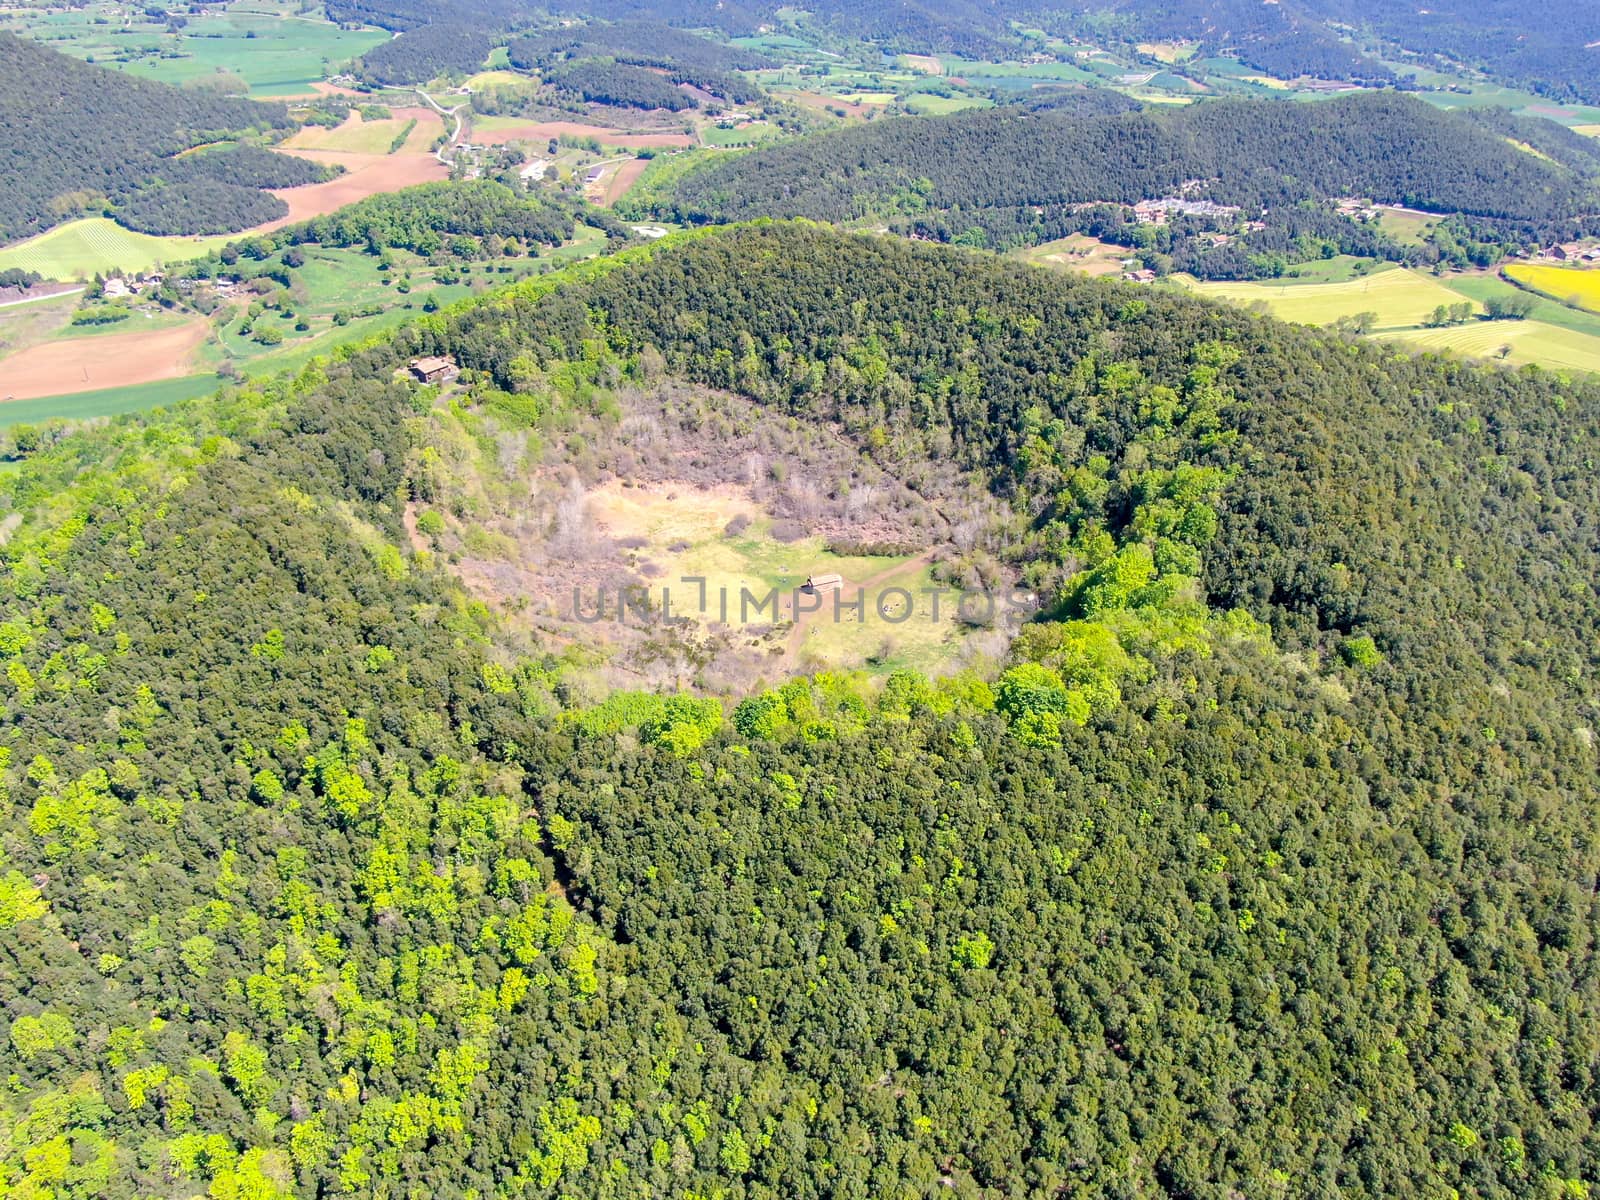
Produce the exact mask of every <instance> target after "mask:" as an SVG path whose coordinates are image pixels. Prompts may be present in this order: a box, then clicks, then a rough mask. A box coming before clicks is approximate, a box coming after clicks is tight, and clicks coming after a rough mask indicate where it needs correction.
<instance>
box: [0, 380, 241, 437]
mask: <svg viewBox="0 0 1600 1200" xmlns="http://www.w3.org/2000/svg"><path fill="white" fill-rule="evenodd" d="M217 386H218V383H217V377H216V376H215V375H188V376H185V377H183V378H181V379H167V380H162V381H161V382H159V383H147V384H141V385H138V386H134V387H117V388H108V389H106V390H104V391H93V392H78V393H76V394H74V395H70V396H51V397H49V398H47V399H42V400H13V401H12V402H11V403H9V404H4V403H0V428H3V429H9V428H11V427H12V426H15V425H42V424H45V423H46V422H48V421H88V420H94V419H96V418H99V417H115V416H120V415H121V414H123V413H131V412H145V411H147V410H149V409H152V408H163V407H165V406H167V405H169V404H179V403H182V402H183V401H185V400H193V399H196V398H197V397H199V396H208V395H210V394H211V393H212V392H214V391H216V390H217Z"/></svg>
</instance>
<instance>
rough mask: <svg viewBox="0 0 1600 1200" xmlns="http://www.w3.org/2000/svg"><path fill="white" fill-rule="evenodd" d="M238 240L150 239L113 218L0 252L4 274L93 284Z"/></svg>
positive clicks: (74, 224)
mask: <svg viewBox="0 0 1600 1200" xmlns="http://www.w3.org/2000/svg"><path fill="white" fill-rule="evenodd" d="M237 237H238V235H237V234H234V235H232V236H231V237H229V236H224V237H210V238H192V237H151V236H150V235H149V234H146V233H134V232H133V231H132V230H131V229H124V228H122V226H120V225H118V224H117V223H116V222H115V221H113V220H111V219H110V218H109V217H86V218H84V219H83V220H81V221H71V222H69V223H67V224H65V225H58V226H56V227H55V228H54V229H52V230H49V231H48V232H46V233H41V234H40V235H39V236H38V237H36V238H30V239H29V240H27V241H25V242H18V243H17V244H16V245H14V246H7V247H5V248H4V249H0V271H3V270H6V269H7V268H10V267H19V268H21V269H22V270H24V271H37V272H38V273H39V274H40V275H43V276H44V277H45V278H46V279H89V278H91V277H93V275H94V274H95V273H96V272H97V271H98V272H102V273H103V272H106V271H110V270H113V269H117V268H120V269H121V270H123V271H129V272H135V271H148V270H150V269H151V268H152V267H154V266H156V265H157V264H158V263H177V262H183V261H184V260H186V259H190V258H199V257H200V256H201V255H203V254H208V253H210V252H211V251H212V250H217V249H220V248H221V247H223V246H225V245H226V244H227V243H228V242H230V241H233V240H235V239H236V238H237Z"/></svg>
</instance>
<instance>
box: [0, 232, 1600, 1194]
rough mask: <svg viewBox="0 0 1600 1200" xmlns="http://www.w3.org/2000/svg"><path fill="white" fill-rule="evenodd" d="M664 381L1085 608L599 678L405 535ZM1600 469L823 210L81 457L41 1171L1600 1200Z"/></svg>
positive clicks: (25, 743)
mask: <svg viewBox="0 0 1600 1200" xmlns="http://www.w3.org/2000/svg"><path fill="white" fill-rule="evenodd" d="M422 352H444V353H450V354H453V355H455V356H456V357H457V358H458V360H459V361H460V362H461V363H462V365H463V366H464V367H466V368H468V371H469V384H468V386H469V392H468V393H467V394H466V395H464V396H458V397H454V398H452V399H450V400H448V401H440V400H438V398H437V396H436V394H435V392H434V391H433V390H432V389H425V388H420V387H416V386H413V385H411V384H408V383H403V382H399V381H397V378H396V369H397V368H399V367H402V366H403V365H404V364H405V362H406V361H407V359H408V358H409V357H411V356H412V355H414V354H417V353H422ZM664 377H677V378H680V379H689V380H694V381H698V382H699V383H700V384H702V385H706V386H711V387H718V388H730V389H735V390H738V391H741V392H744V393H746V394H748V395H750V396H752V397H753V398H755V399H756V400H757V401H758V402H759V404H760V406H761V407H762V409H764V410H765V412H766V413H767V414H769V416H770V418H772V419H777V418H787V419H794V420H797V421H802V422H807V421H827V422H832V423H835V424H836V425H837V426H838V428H839V429H840V430H841V431H842V432H843V434H844V436H846V437H848V438H850V439H851V440H852V441H853V442H855V443H856V444H857V445H858V446H860V447H861V452H862V453H863V454H870V455H872V456H874V457H875V458H877V459H878V460H879V461H880V462H882V463H884V464H886V465H893V466H895V467H897V468H898V469H903V470H906V471H913V470H914V469H915V467H916V465H917V464H918V463H919V462H922V461H925V460H926V459H927V458H928V456H936V457H938V458H940V459H942V460H948V461H951V462H954V463H955V464H957V465H959V466H960V467H961V468H963V469H970V470H972V471H974V472H977V473H978V475H979V477H980V478H983V479H985V480H986V481H987V482H988V485H989V486H990V487H991V488H992V489H993V490H994V491H995V493H996V494H997V495H998V496H1000V497H1002V498H1003V499H1005V500H1006V501H1007V502H1008V503H1009V507H1010V509H1011V511H1012V512H1013V514H1014V517H1013V524H1012V525H1011V526H1009V527H1008V528H1007V531H1006V537H1005V539H1004V542H1003V544H1000V545H997V546H996V550H995V552H996V553H998V554H1001V555H1003V556H1005V557H1006V558H1007V559H1008V561H1009V562H1010V563H1011V565H1012V566H1013V567H1014V568H1015V569H1016V571H1017V572H1018V573H1019V574H1020V576H1021V577H1022V578H1023V579H1024V580H1025V581H1026V583H1027V584H1028V586H1030V587H1032V588H1034V589H1036V590H1037V591H1038V593H1039V594H1040V596H1041V598H1042V599H1043V600H1044V601H1045V603H1046V606H1047V607H1046V611H1045V613H1044V614H1043V617H1042V619H1041V620H1039V621H1037V622H1034V623H1032V624H1030V625H1029V626H1027V627H1026V628H1025V630H1024V631H1023V633H1022V635H1021V636H1020V637H1019V639H1018V641H1017V644H1016V645H1015V646H1014V648H1013V650H1012V654H1011V657H1010V659H1009V660H1008V661H1007V662H1005V663H1001V664H996V665H995V668H994V670H993V671H990V672H982V671H980V672H972V671H968V672H963V673H958V674H956V675H953V676H951V677H949V678H947V679H942V680H929V679H925V678H922V677H920V676H917V675H914V674H912V673H909V672H899V673H895V674H892V675H890V676H889V677H888V678H887V679H883V680H878V681H872V680H869V679H867V678H865V677H862V676H852V675H841V674H827V675H821V676H817V677H815V678H811V679H799V680H793V681H789V682H787V683H783V682H781V681H776V680H774V681H772V686H771V688H770V689H768V690H764V691H761V692H759V693H757V694H754V695H750V696H742V697H740V696H732V697H723V698H717V697H705V696H694V695H684V696H675V697H652V696H646V695H637V694H629V693H618V694H615V695H612V696H608V697H605V698H600V699H598V700H597V699H596V698H594V697H587V698H586V697H584V696H582V695H580V694H578V693H577V692H575V691H574V690H573V689H572V687H571V686H570V679H569V677H568V671H569V666H570V664H571V662H572V661H573V659H572V655H571V653H570V652H566V651H562V650H560V649H559V648H556V647H541V646H538V645H532V644H526V643H520V642H517V641H516V640H514V639H512V638H511V637H509V636H508V633H507V631H506V630H505V629H504V628H502V627H501V626H500V625H499V623H498V622H497V621H496V620H495V619H494V618H493V616H492V615H491V613H490V611H489V610H488V609H486V608H485V607H484V606H483V605H482V604H480V603H477V602H476V601H473V600H470V599H469V598H468V597H466V596H465V595H463V594H462V592H461V591H460V589H459V586H458V585H457V584H456V583H455V582H454V581H453V580H452V578H451V576H450V574H449V572H448V569H447V564H444V563H442V562H440V561H438V560H437V559H435V558H434V557H433V556H431V555H429V554H427V553H426V552H422V551H417V550H414V549H413V548H412V543H411V542H410V541H409V540H408V539H407V538H406V536H405V534H404V530H403V526H402V507H403V505H404V504H405V503H406V502H407V501H408V500H413V499H417V498H425V499H428V500H430V502H432V501H435V500H436V498H438V497H441V496H443V495H446V494H447V489H448V486H449V482H448V480H444V479H441V477H440V469H441V463H442V461H443V460H442V459H441V457H440V454H439V448H438V447H437V446H435V445H434V444H433V443H432V441H431V440H430V439H431V438H432V437H433V433H432V431H433V430H434V428H435V426H434V424H433V423H432V422H431V420H430V413H431V411H432V406H433V405H434V404H436V403H439V404H447V405H449V406H451V408H452V411H456V412H467V411H469V410H471V409H473V408H474V407H475V406H482V408H483V411H485V412H487V411H489V409H490V407H492V408H493V411H495V412H498V413H500V414H501V416H500V417H499V418H498V420H500V421H502V422H503V421H507V420H513V419H517V418H515V417H514V414H520V420H521V421H522V422H523V428H524V429H526V430H527V432H528V433H529V435H530V436H533V437H537V438H540V439H546V438H548V439H551V440H552V441H554V442H558V443H559V442H560V441H561V440H562V439H567V438H571V437H573V436H574V435H573V431H574V430H576V429H579V428H581V427H582V425H583V422H589V421H600V422H605V421H608V420H610V421H615V420H617V419H618V417H617V415H616V412H617V410H616V408H615V405H614V402H613V398H612V393H613V391H614V389H616V388H618V387H620V386H623V385H624V384H627V385H629V386H641V387H648V386H650V381H651V380H652V379H656V380H659V379H661V378H664ZM507 394H515V395H517V396H520V397H522V398H524V399H525V403H522V404H520V405H511V404H508V403H506V402H505V397H506V395H507ZM508 414H511V415H508ZM494 428H495V426H493V425H484V426H483V427H482V436H483V438H484V440H485V443H486V445H485V449H484V453H485V454H486V455H487V456H488V457H489V458H490V459H493V457H494V455H495V453H496V451H495V448H494V446H495V443H494V438H493V436H492V435H493V432H494ZM1597 438H1600V388H1597V387H1596V385H1594V384H1592V383H1585V382H1571V381H1568V380H1565V379H1563V378H1561V377H1559V376H1556V375H1553V374H1548V373H1544V372H1539V371H1537V370H1531V369H1530V370H1528V371H1524V372H1518V373H1512V372H1506V371H1498V370H1482V369H1474V368H1468V367H1465V366H1463V365H1461V364H1459V363H1456V362H1452V361H1445V360H1437V359H1431V358H1410V357H1405V356H1397V355H1396V354H1395V353H1394V351H1393V349H1392V348H1386V347H1376V346H1371V345H1367V344H1361V343H1349V342H1345V341H1342V340H1339V339H1335V338H1331V337H1328V336H1325V335H1320V334H1317V333H1314V332H1311V331H1309V330H1302V329H1296V328H1291V327H1287V326H1282V325H1279V324H1277V323H1274V322H1270V321H1266V320H1262V319H1259V318H1255V317H1251V316H1248V315H1246V314H1244V313H1241V312H1239V311H1238V310H1234V309H1228V308H1224V307H1220V306H1215V305H1211V304H1207V303H1205V302H1202V301H1199V300H1196V299H1193V298H1187V297H1182V296H1177V295H1166V294H1152V293H1148V292H1142V291H1138V290H1135V289H1132V288H1128V287H1125V286H1121V285H1117V284H1112V283H1107V282H1103V281H1096V280H1090V279H1083V278H1067V277H1061V276H1057V275H1054V274H1052V273H1049V272H1044V271H1038V270H1035V269H1029V268H1023V267H1019V266H1014V265H1009V264H1005V263H1002V262H999V261H995V260H991V259H985V258H980V257H976V256H971V255H968V254H965V253H963V252H961V251H959V250H953V249H949V248H937V247H927V246H916V245H912V244H908V243H905V242H900V241H895V240H892V239H879V238H867V237H859V236H849V235H843V234H840V233H837V232H832V231H828V230H825V229H821V228H816V227H810V226H806V225H795V224H792V225H758V226H754V227H744V228H738V229H733V230H727V231H718V232H711V233H704V234H698V235H689V236H680V237H678V238H676V239H672V240H669V241H667V242H665V243H660V244H656V245H654V246H651V247H646V248H641V249H634V250H629V251H626V252H624V253H623V254H620V255H616V256H612V257H611V258H608V259H603V260H600V261H599V262H597V263H594V264H590V265H585V266H581V267H577V268H573V269H571V270H570V271H568V272H567V273H565V274H563V275H559V276H548V277H545V278H542V279H540V280H538V281H534V282H529V283H526V284H522V285H518V286H516V287H514V288H513V289H511V290H510V291H508V292H506V293H503V294H500V295H498V296H494V297H490V298H487V299H485V300H482V301H478V302H474V303H470V304H467V305H465V306H463V307H461V308H459V309H456V310H453V311H450V312H446V313H440V314H438V315H436V316H434V317H430V318H426V319H423V320H422V321H420V322H418V323H417V324H415V325H413V326H409V327H406V328H405V329H403V330H401V331H400V332H399V333H398V334H396V335H395V336H394V337H393V338H392V339H390V340H387V341H383V342H379V343H377V344H374V345H371V346H368V347H366V348H363V349H359V350H356V351H352V352H350V353H348V354H347V355H346V356H344V357H343V358H341V359H340V360H339V361H336V362H330V363H324V364H321V365H318V366H314V367H312V368H309V369H308V370H307V371H306V372H305V373H304V374H302V375H301V376H300V377H299V378H298V379H295V380H293V381H283V382H280V383H277V384H274V385H270V386H265V387H260V388H257V389H255V390H253V391H243V392H229V393H227V394H225V395H224V396H223V397H222V398H220V399H219V400H217V401H214V402H207V403H203V404H199V405H193V406H189V407H188V408H186V409H180V410H173V411H172V412H170V413H167V414H164V415H160V414H158V415H156V416H153V417H151V418H149V419H148V422H147V423H146V422H141V421H135V420H131V419H123V420H121V421H119V422H116V423H114V424H113V425H112V426H111V427H109V428H106V429H102V430H98V431H86V432H83V433H79V434H74V435H70V436H67V437H65V438H62V439H59V440H57V441H55V442H54V443H53V444H51V445H49V446H48V447H46V448H44V449H41V450H39V451H37V452H36V453H34V454H33V455H32V457H31V458H30V459H29V460H28V461H27V462H25V463H24V464H23V465H22V467H21V469H20V471H18V472H16V473H12V474H9V475H7V476H6V477H5V479H4V484H3V486H4V488H5V489H6V495H7V500H8V507H9V508H10V509H11V510H12V511H14V512H18V513H26V514H28V516H27V519H26V520H25V521H24V522H23V523H22V524H21V526H20V527H19V528H16V529H13V530H12V531H11V533H10V536H9V538H8V540H7V542H6V544H5V546H4V547H3V550H0V556H3V561H4V563H5V565H6V570H5V574H4V580H5V584H4V596H3V607H0V653H3V654H4V656H5V657H6V668H5V679H6V683H5V685H4V687H5V693H4V704H5V710H4V711H5V723H4V735H3V737H0V777H3V782H4V785H5V793H4V795H5V804H6V808H5V812H6V817H5V823H4V827H3V833H0V849H3V854H4V859H3V861H0V954H3V955H4V958H3V961H4V963H5V966H4V968H3V969H0V1002H3V1004H4V1012H5V1016H4V1019H5V1021H6V1033H5V1037H4V1038H3V1039H0V1070H3V1071H5V1072H6V1073H8V1074H11V1075H13V1084H12V1086H11V1088H10V1090H9V1091H8V1093H7V1095H6V1097H5V1099H4V1101H3V1103H4V1114H5V1115H4V1118H3V1120H4V1123H5V1134H6V1136H5V1138H4V1144H5V1147H6V1148H5V1150H4V1152H3V1153H4V1157H3V1159H0V1162H3V1165H0V1184H3V1185H4V1186H5V1187H6V1189H7V1190H8V1192H9V1194H12V1195H20V1196H40V1195H47V1194H49V1195H55V1196H62V1197H78V1196H84V1197H88V1196H96V1197H99V1196H106V1197H121V1196H130V1197H131V1196H136V1195H139V1196H142V1195H189V1194H195V1193H200V1192H207V1193H208V1194H210V1195H213V1196H218V1197H232V1196H251V1197H275V1196H284V1195H295V1196H308V1197H309V1196H333V1195H341V1194H352V1195H369V1194H387V1195H407V1196H417V1197H422V1196H430V1197H432V1196H437V1197H466V1196H479V1197H488V1196H543V1195H565V1196H641V1197H642V1196H672V1197H681V1198H683V1200H688V1198H689V1197H692V1196H701V1197H708V1196H713V1195H719V1196H723V1197H738V1196H750V1197H757V1196H771V1197H777V1196H786V1197H787V1196H851V1197H863V1198H865V1197H877V1196H889V1195H907V1196H909V1195H926V1196H939V1195H949V1194H954V1195H958V1196H974V1197H976V1196H1037V1195H1045V1194H1063V1195H1072V1196H1084V1197H1090V1196H1094V1197H1099V1196H1134V1195H1171V1196H1197V1197H1198V1196H1205V1197H1217V1198H1219V1200H1220V1198H1221V1197H1224V1196H1228V1195H1231V1194H1243V1195H1250V1196H1255V1195H1265V1196H1272V1195H1329V1196H1331V1195H1362V1196H1367V1195H1416V1196H1437V1197H1440V1198H1441V1200H1442V1198H1443V1197H1446V1196H1449V1195H1452V1194H1460V1195H1476V1196H1483V1197H1523V1196H1549V1197H1552V1198H1555V1197H1578V1196H1582V1195H1584V1194H1586V1193H1587V1189H1588V1188H1589V1187H1591V1186H1593V1185H1594V1183H1595V1182H1597V1179H1596V1176H1597V1173H1600V1172H1597V1167H1596V1164H1597V1162H1600V1137H1597V1132H1596V1130H1595V1128H1594V1117H1595V1114H1596V1111H1597V1104H1600V1081H1597V1076H1596V1068H1597V1065H1600V1038H1597V1035H1596V1030H1597V1029H1600V1021H1597V1018H1600V1011H1597V1009H1600V991H1597V980H1596V974H1595V970H1596V961H1595V945H1594V928H1595V920H1596V917H1597V915H1600V914H1597V911H1596V902H1595V887H1596V880H1597V878H1600V849H1597V847H1596V842H1595V835H1594V814H1593V804H1594V801H1595V797H1596V794H1597V787H1596V784H1597V782H1600V778H1597V776H1600V766H1597V761H1596V756H1595V750H1594V747H1593V744H1592V740H1593V734H1592V726H1593V722H1594V718H1595V704H1596V700H1597V696H1596V693H1595V688H1594V683H1593V674H1594V670H1595V668H1596V665H1597V663H1596V657H1597V651H1596V647H1595V644H1594V640H1593V636H1592V635H1593V630H1594V628H1595V627H1596V624H1597V619H1600V612H1597V607H1600V605H1597V599H1596V596H1595V591H1594V581H1595V579H1596V578H1597V575H1600V572H1597V567H1600V562H1597V558H1600V539H1597V538H1596V535H1595V527H1594V514H1595V513H1596V512H1600V495H1597V494H1596V492H1597V489H1600V482H1597V479H1596V476H1595V473H1594V471H1593V469H1592V457H1593V454H1594V447H1595V445H1596V439H1597ZM707 439H708V444H715V443H716V442H717V437H716V431H715V430H708V431H707ZM31 445H32V443H31V442H30V446H31Z"/></svg>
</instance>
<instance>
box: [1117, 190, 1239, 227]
mask: <svg viewBox="0 0 1600 1200" xmlns="http://www.w3.org/2000/svg"><path fill="white" fill-rule="evenodd" d="M1239 212H1240V209H1239V206H1238V205H1237V204H1217V203H1215V202H1214V201H1211V200H1185V199H1184V198H1183V197H1182V196H1164V197H1162V198H1161V199H1160V200H1141V201H1139V203H1137V204H1135V205H1134V206H1133V216H1134V219H1135V220H1136V221H1138V222H1139V224H1141V225H1165V224H1167V222H1169V221H1171V220H1172V218H1173V217H1174V216H1181V217H1212V218H1215V219H1217V220H1229V219H1231V218H1234V217H1237V216H1238V215H1239Z"/></svg>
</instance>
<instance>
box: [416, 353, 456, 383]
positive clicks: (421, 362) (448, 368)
mask: <svg viewBox="0 0 1600 1200" xmlns="http://www.w3.org/2000/svg"><path fill="white" fill-rule="evenodd" d="M411 374H412V375H414V376H416V378H417V379H418V381H420V382H422V383H449V382H450V381H451V380H453V379H454V378H455V377H456V376H457V375H459V374H461V369H460V368H459V367H457V366H456V364H455V360H454V359H449V358H438V357H428V358H415V359H412V360H411Z"/></svg>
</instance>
